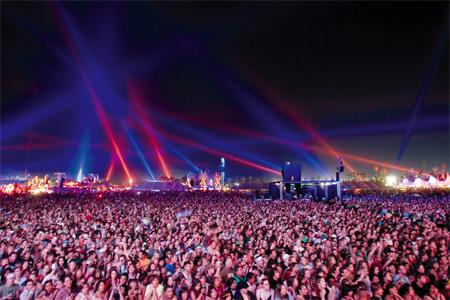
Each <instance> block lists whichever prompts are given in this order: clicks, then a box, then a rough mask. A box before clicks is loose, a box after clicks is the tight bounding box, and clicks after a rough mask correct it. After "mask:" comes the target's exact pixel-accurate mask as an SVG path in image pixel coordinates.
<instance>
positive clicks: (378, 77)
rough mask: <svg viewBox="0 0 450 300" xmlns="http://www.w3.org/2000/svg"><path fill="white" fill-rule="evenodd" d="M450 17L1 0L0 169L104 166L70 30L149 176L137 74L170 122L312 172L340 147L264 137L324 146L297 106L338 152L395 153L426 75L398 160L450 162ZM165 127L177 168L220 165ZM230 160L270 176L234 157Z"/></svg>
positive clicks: (327, 165) (374, 9) (357, 8)
mask: <svg viewBox="0 0 450 300" xmlns="http://www.w3.org/2000/svg"><path fill="white" fill-rule="evenodd" d="M448 14H449V6H448V3H447V2H431V3H429V2H395V3H375V2H370V3H369V2H360V3H351V2H329V3H327V2H317V3H309V2H286V3H269V2H263V3H254V2H246V3H149V2H148V3H147V2H134V3H119V2H114V3H89V2H67V3H63V4H62V5H55V4H50V3H46V2H5V1H3V2H2V3H1V130H2V131H1V133H2V136H1V146H2V148H1V149H2V151H1V158H2V160H1V172H2V174H6V173H8V172H10V171H23V170H24V168H28V169H29V170H31V171H56V170H63V171H66V172H69V173H72V174H73V173H74V172H75V171H76V170H77V169H78V168H79V164H80V161H85V162H84V163H85V166H84V168H85V169H89V170H90V171H94V172H99V173H100V174H104V173H105V172H106V169H107V167H108V164H109V162H110V160H111V159H114V155H112V154H111V150H110V148H111V147H110V146H109V143H108V139H107V137H106V135H105V133H104V131H103V130H102V126H101V123H100V122H99V120H98V117H97V115H96V113H95V110H94V108H93V106H92V101H91V98H90V96H89V93H88V91H87V88H86V83H85V82H84V81H83V78H82V75H81V72H80V68H79V65H77V61H76V59H74V56H73V53H72V52H71V51H70V50H69V49H70V48H69V46H68V43H67V36H69V39H71V40H72V42H73V43H74V44H75V45H76V48H77V50H78V52H79V55H80V57H81V60H82V64H83V65H84V67H85V69H86V73H87V76H88V77H89V79H90V80H91V81H92V83H93V85H94V88H95V89H96V91H97V93H98V95H99V98H100V101H101V103H102V105H103V107H104V108H105V111H106V113H107V115H108V117H109V120H110V122H111V126H112V128H113V130H114V132H115V134H116V135H117V139H118V140H119V141H120V143H121V145H122V147H123V152H124V153H125V157H126V160H127V161H128V163H129V164H130V165H131V169H132V170H133V171H134V172H135V173H136V174H141V173H142V174H145V169H144V167H143V166H142V163H141V161H140V159H139V157H138V156H137V155H136V151H135V150H134V148H133V145H132V143H131V142H130V140H129V138H127V136H126V133H125V131H124V130H123V128H124V127H123V126H122V125H123V123H124V122H126V123H127V124H129V127H130V129H131V130H132V131H133V133H134V134H135V136H136V139H137V142H138V144H139V145H141V147H142V148H143V152H144V153H145V156H146V157H147V159H148V160H149V164H150V166H151V167H152V168H153V169H154V171H155V173H156V174H160V173H161V171H160V167H159V162H158V160H157V159H156V156H155V155H154V151H153V150H152V148H151V147H150V146H149V144H148V138H147V137H146V135H145V132H144V131H143V130H142V128H141V125H142V124H141V125H139V122H137V121H136V118H138V117H137V116H136V111H133V108H132V105H131V104H130V99H129V98H128V97H127V95H128V94H127V91H128V90H127V86H129V84H130V83H132V84H134V85H135V86H139V89H140V91H141V93H142V98H143V101H144V105H145V113H146V114H147V115H148V116H149V118H150V119H151V120H152V126H154V127H155V129H156V130H159V131H160V134H162V135H163V134H164V132H167V131H168V132H169V133H170V134H172V135H175V136H179V137H183V138H187V139H190V140H192V141H194V142H195V143H197V144H201V145H208V146H210V147H211V148H213V149H215V150H218V151H222V152H226V153H229V154H231V155H234V156H237V157H240V158H245V159H246V160H248V161H251V162H254V163H258V164H260V165H264V166H269V167H275V166H278V165H280V164H281V163H282V162H284V161H287V160H293V161H299V162H302V163H303V164H304V166H305V168H304V169H305V171H304V172H305V173H306V175H311V176H312V175H319V174H320V175H323V174H324V172H323V170H324V169H325V171H328V170H329V171H330V172H329V174H331V173H332V172H333V164H334V159H335V158H334V157H332V156H331V155H325V154H324V153H323V151H322V152H317V151H312V150H311V149H309V150H306V149H305V150H304V151H305V152H306V154H305V153H304V152H302V151H301V150H299V149H295V148H294V147H293V145H289V144H277V143H275V142H274V141H273V140H271V141H270V140H268V139H263V138H261V137H258V136H259V135H264V136H265V137H266V138H267V137H272V138H276V139H281V140H284V141H288V142H296V141H301V142H304V143H307V144H310V145H313V146H315V147H319V148H320V147H322V145H321V144H320V143H318V142H317V139H315V138H314V137H312V136H311V134H310V133H309V132H308V130H305V128H304V127H302V126H299V125H298V124H296V123H295V122H294V121H292V119H290V118H289V117H288V115H289V114H294V115H297V116H299V117H300V118H302V119H303V120H304V121H305V122H307V123H309V124H311V126H312V127H313V128H315V129H316V130H317V131H318V132H320V134H321V135H322V136H323V137H324V139H325V140H326V141H327V142H328V143H329V144H331V145H332V146H333V147H335V148H337V149H338V150H340V151H343V152H345V153H350V154H354V155H357V156H359V157H364V158H368V159H372V160H376V161H383V162H387V163H396V156H397V153H398V151H399V149H400V145H401V141H402V137H403V136H404V135H405V133H406V132H407V129H408V124H409V120H410V119H411V115H412V112H413V109H414V106H415V103H416V98H417V94H418V92H419V89H420V88H421V86H422V87H423V86H424V85H425V86H426V87H427V94H426V98H425V100H424V102H423V104H422V105H421V106H420V108H419V110H418V114H417V118H416V119H415V122H414V124H413V127H412V135H411V137H410V139H409V140H408V142H407V143H406V146H405V151H404V154H403V156H402V157H401V160H400V161H399V162H398V164H399V165H402V166H406V167H414V168H431V167H432V166H434V165H438V164H441V163H443V162H446V163H449V160H450V159H449V155H450V154H449V151H450V150H449V143H450V141H449V122H448V119H449V86H448V84H449V75H448V74H449V58H448V53H449V47H448V45H449V44H448V27H449V19H448ZM64 32H66V34H67V36H65V35H64ZM433 62H434V64H435V68H434V71H433V72H432V73H431V75H432V77H431V78H432V79H431V80H430V81H429V83H427V84H424V82H425V81H426V80H425V78H426V77H427V70H428V69H429V68H430V65H432V63H433ZM286 110H288V111H289V113H288V114H286ZM159 139H160V143H161V147H162V151H163V153H165V154H166V155H167V157H166V158H167V161H168V164H169V166H170V167H171V169H173V170H177V173H178V174H182V173H183V172H187V171H188V170H191V166H190V165H189V164H187V163H186V160H185V159H186V158H187V159H188V160H190V161H191V162H193V163H194V164H195V165H197V166H198V167H200V168H202V169H203V168H206V169H209V170H211V171H214V170H215V169H216V166H217V154H212V153H205V152H204V151H202V150H201V149H199V148H192V147H189V146H187V145H181V144H179V143H176V142H175V141H173V140H171V141H170V140H167V139H165V138H163V137H162V136H159ZM83 145H87V146H86V147H83ZM173 148H175V149H176V150H178V151H180V152H182V153H183V154H184V159H183V158H181V157H180V156H177V155H176V153H175V152H174V151H172V150H170V149H173ZM322 148H323V147H322ZM80 153H87V154H85V155H84V156H86V158H82V157H84V156H83V155H82V154H80ZM312 161H317V163H314V162H312ZM87 162H89V163H87ZM349 162H351V161H349ZM317 165H320V166H321V168H322V169H321V170H320V167H317ZM352 165H354V167H355V168H357V169H358V170H371V169H372V168H373V164H363V163H362V162H361V161H353V162H352ZM117 170H118V171H117V172H116V174H117V176H120V167H117ZM229 170H230V172H231V173H232V174H233V175H262V174H264V173H261V170H257V169H252V168H248V167H244V166H241V165H240V164H238V163H235V162H232V161H230V164H229Z"/></svg>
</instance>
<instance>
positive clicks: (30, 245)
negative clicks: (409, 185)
mask: <svg viewBox="0 0 450 300" xmlns="http://www.w3.org/2000/svg"><path fill="white" fill-rule="evenodd" d="M449 208H450V195H449V194H448V193H428V194H414V193H406V194H404V193H400V194H375V193H365V194H353V195H347V196H345V199H344V200H342V201H333V202H328V203H323V202H313V201H307V200H296V201H253V200H252V197H250V196H249V195H246V194H241V193H219V192H159V193H150V192H143V193H140V194H138V193H137V192H123V193H111V194H108V193H107V194H101V195H100V194H78V195H71V194H66V195H61V194H51V195H42V196H18V197H11V196H2V197H1V198H0V280H1V283H0V299H20V300H33V299H57V300H62V299H76V300H83V299H92V300H107V299H115V300H124V299H130V300H132V299H136V300H142V299H145V300H150V299H151V300H172V299H182V300H187V299H190V300H214V299H243V300H254V299H257V300H285V299H288V300H296V299H298V300H308V299H320V300H323V299H329V300H335V299H349V300H350V299H376V300H378V299H388V300H400V299H405V300H409V299H411V300H412V299H425V300H445V299H450V283H449V276H448V274H449V268H448V262H449V259H450V256H449V226H450V220H449Z"/></svg>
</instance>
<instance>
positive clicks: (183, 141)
mask: <svg viewBox="0 0 450 300" xmlns="http://www.w3.org/2000/svg"><path fill="white" fill-rule="evenodd" d="M141 125H142V126H144V127H146V126H147V125H146V124H145V123H144V122H142V120H141ZM147 130H152V129H147ZM159 133H160V134H161V135H163V136H164V137H165V138H167V139H169V140H171V141H173V142H175V143H178V144H182V145H186V146H190V147H193V148H196V149H199V150H202V151H204V152H207V153H210V154H213V155H216V156H221V157H225V158H227V159H229V160H232V161H235V162H237V163H239V164H242V165H245V166H247V167H251V168H254V169H257V170H261V171H264V172H267V173H271V174H275V175H281V172H280V171H277V170H274V169H271V168H268V167H265V166H262V165H260V164H257V163H254V162H251V161H248V160H246V159H243V158H240V157H237V156H235V155H232V154H228V153H226V152H222V151H220V150H216V149H213V148H210V147H207V146H204V145H201V144H198V143H195V142H193V141H190V140H188V139H185V138H182V137H178V136H175V135H173V134H170V133H167V132H162V131H161V130H160V131H159Z"/></svg>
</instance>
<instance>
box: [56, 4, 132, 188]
mask: <svg viewBox="0 0 450 300" xmlns="http://www.w3.org/2000/svg"><path fill="white" fill-rule="evenodd" d="M56 7H57V10H56V12H57V13H56V17H57V21H58V23H59V25H60V26H59V27H60V30H61V33H62V36H63V38H64V40H65V42H66V44H67V46H68V47H69V50H70V52H71V54H72V56H73V58H74V59H75V61H76V63H77V65H78V67H79V70H80V73H81V76H82V78H83V80H84V82H85V84H86V87H87V89H88V92H89V95H90V97H91V100H92V103H93V104H94V108H95V111H96V112H97V116H98V117H99V119H100V123H101V124H102V127H103V130H104V132H105V134H106V136H107V137H108V139H109V141H110V143H111V145H112V147H113V149H114V151H115V154H116V155H117V158H118V159H119V161H120V164H121V165H122V168H123V170H124V172H125V174H126V175H127V177H128V181H129V182H130V184H131V183H132V182H133V178H132V176H131V173H130V170H129V169H128V166H127V164H126V162H125V160H124V158H123V156H122V152H121V150H120V148H119V145H118V143H117V141H116V138H115V137H114V134H113V131H112V128H111V125H110V124H109V121H108V118H107V116H106V112H105V110H104V108H103V106H102V104H101V101H100V99H99V97H98V95H97V92H96V91H95V88H94V86H93V85H92V82H91V80H90V79H89V77H88V76H87V73H86V70H85V67H84V64H83V62H82V60H81V57H80V54H79V53H78V50H77V47H76V45H75V43H74V41H73V40H72V38H71V36H70V33H69V31H68V29H67V28H66V22H65V20H64V17H66V18H68V16H66V15H65V14H64V11H63V8H62V4H58V3H57V4H56ZM58 12H59V13H58ZM61 14H64V16H61Z"/></svg>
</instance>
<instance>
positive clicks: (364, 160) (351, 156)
mask: <svg viewBox="0 0 450 300" xmlns="http://www.w3.org/2000/svg"><path fill="white" fill-rule="evenodd" d="M255 135H257V136H258V137H259V138H263V139H266V140H268V141H272V142H275V143H279V144H285V145H292V146H297V147H301V148H306V149H309V150H312V151H317V152H320V153H324V154H326V155H329V156H332V157H334V155H333V154H332V153H330V152H329V151H328V150H326V149H323V148H322V147H319V146H312V145H307V144H303V143H298V142H293V141H287V140H283V139H280V138H276V137H272V136H266V135H262V134H255ZM340 156H342V157H343V158H345V159H350V160H353V161H358V162H361V163H366V164H371V165H379V166H382V167H386V168H390V169H393V170H397V171H403V172H411V170H410V169H409V168H406V167H403V166H399V165H395V164H391V163H387V162H383V161H378V160H373V159H369V158H366V157H362V156H358V155H354V154H350V153H345V152H340ZM416 173H417V172H416ZM425 175H426V174H425Z"/></svg>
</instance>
